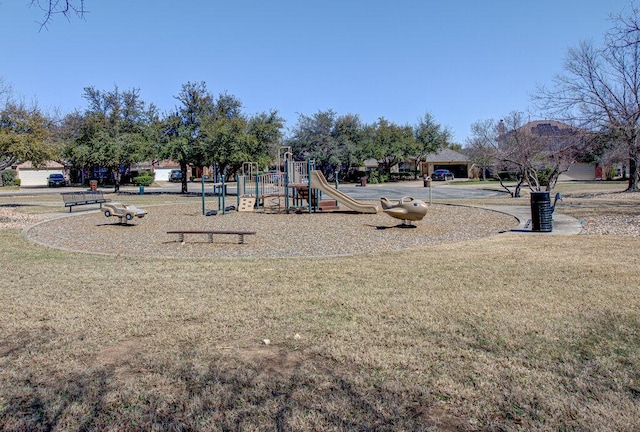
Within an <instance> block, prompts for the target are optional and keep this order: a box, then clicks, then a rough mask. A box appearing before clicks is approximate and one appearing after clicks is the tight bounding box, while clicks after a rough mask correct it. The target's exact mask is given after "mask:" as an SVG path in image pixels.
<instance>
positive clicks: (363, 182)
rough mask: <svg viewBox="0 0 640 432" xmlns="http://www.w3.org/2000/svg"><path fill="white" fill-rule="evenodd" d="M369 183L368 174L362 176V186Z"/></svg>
mask: <svg viewBox="0 0 640 432" xmlns="http://www.w3.org/2000/svg"><path fill="white" fill-rule="evenodd" d="M366 185H367V176H363V177H360V186H366Z"/></svg>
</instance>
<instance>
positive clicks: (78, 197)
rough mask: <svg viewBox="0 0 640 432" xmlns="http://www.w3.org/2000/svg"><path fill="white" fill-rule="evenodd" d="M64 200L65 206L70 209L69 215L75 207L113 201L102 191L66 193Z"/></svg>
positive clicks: (63, 195) (63, 196) (63, 194)
mask: <svg viewBox="0 0 640 432" xmlns="http://www.w3.org/2000/svg"><path fill="white" fill-rule="evenodd" d="M61 195H62V200H63V201H64V206H65V207H69V213H71V209H72V208H73V207H74V206H79V205H87V204H100V208H102V203H106V202H109V201H111V200H110V199H108V198H105V197H104V195H103V194H102V191H86V192H65V193H62V194H61Z"/></svg>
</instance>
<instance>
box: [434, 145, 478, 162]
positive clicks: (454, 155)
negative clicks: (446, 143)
mask: <svg viewBox="0 0 640 432" xmlns="http://www.w3.org/2000/svg"><path fill="white" fill-rule="evenodd" d="M425 161H426V162H430V163H443V162H457V163H469V158H468V157H467V156H465V155H463V154H462V153H458V152H457V151H455V150H451V149H450V148H444V149H442V150H440V151H439V152H438V153H434V154H430V155H427V157H426V159H425Z"/></svg>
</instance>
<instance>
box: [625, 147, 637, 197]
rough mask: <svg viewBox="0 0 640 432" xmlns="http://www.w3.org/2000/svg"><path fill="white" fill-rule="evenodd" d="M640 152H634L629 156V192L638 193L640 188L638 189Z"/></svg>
mask: <svg viewBox="0 0 640 432" xmlns="http://www.w3.org/2000/svg"><path fill="white" fill-rule="evenodd" d="M639 159H640V157H638V152H637V151H635V150H632V151H631V152H630V155H629V187H628V188H627V192H638V191H640V188H639V187H638V160H639Z"/></svg>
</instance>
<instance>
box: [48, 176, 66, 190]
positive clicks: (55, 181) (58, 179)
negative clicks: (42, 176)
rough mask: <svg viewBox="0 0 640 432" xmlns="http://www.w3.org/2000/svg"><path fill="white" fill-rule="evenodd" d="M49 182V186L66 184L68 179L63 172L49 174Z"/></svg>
mask: <svg viewBox="0 0 640 432" xmlns="http://www.w3.org/2000/svg"><path fill="white" fill-rule="evenodd" d="M47 184H48V185H49V187H55V186H66V185H67V179H65V178H64V176H63V175H62V174H49V176H48V177H47Z"/></svg>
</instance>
